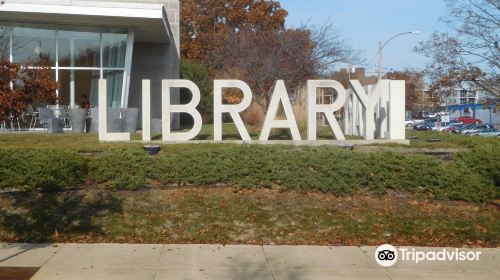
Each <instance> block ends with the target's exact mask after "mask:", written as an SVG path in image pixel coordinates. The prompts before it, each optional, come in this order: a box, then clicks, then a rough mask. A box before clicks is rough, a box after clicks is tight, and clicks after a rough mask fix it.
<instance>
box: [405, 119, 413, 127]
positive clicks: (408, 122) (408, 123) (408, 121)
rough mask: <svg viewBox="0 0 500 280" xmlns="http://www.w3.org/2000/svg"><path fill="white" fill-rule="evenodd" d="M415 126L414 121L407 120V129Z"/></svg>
mask: <svg viewBox="0 0 500 280" xmlns="http://www.w3.org/2000/svg"><path fill="white" fill-rule="evenodd" d="M414 124H415V121H414V120H409V119H406V120H405V126H406V127H412V126H413V125H414Z"/></svg>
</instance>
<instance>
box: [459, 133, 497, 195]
mask: <svg viewBox="0 0 500 280" xmlns="http://www.w3.org/2000/svg"><path fill="white" fill-rule="evenodd" d="M455 162H456V164H457V165H460V166H461V167H462V168H463V169H467V170H470V171H473V172H474V173H476V174H478V175H481V176H482V177H484V178H485V179H487V180H490V181H491V182H492V184H494V185H495V186H496V187H500V141H498V140H497V141H496V142H491V143H487V144H483V145H479V146H476V147H473V148H472V149H470V150H467V151H465V152H461V153H458V154H457V155H456V157H455Z"/></svg>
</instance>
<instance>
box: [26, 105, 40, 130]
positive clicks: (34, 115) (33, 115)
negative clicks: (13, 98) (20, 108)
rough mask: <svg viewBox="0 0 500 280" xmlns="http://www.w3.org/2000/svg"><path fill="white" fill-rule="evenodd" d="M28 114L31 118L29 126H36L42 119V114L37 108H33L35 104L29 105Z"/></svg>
mask: <svg viewBox="0 0 500 280" xmlns="http://www.w3.org/2000/svg"><path fill="white" fill-rule="evenodd" d="M27 114H28V115H29V116H30V118H31V120H30V126H29V128H30V129H31V128H35V127H36V123H37V122H39V121H40V114H39V113H38V112H36V111H35V110H33V106H31V105H28V110H27Z"/></svg>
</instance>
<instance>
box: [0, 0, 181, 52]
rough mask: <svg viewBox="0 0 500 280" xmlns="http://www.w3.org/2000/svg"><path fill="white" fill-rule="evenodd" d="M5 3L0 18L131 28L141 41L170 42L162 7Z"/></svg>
mask: <svg viewBox="0 0 500 280" xmlns="http://www.w3.org/2000/svg"><path fill="white" fill-rule="evenodd" d="M48 2H49V1H29V0H28V1H19V0H18V1H7V2H6V3H5V4H4V5H2V6H0V19H1V20H6V21H21V22H32V23H51V24H71V25H88V26H106V27H121V28H124V27H125V28H132V29H133V30H134V31H135V40H136V41H140V42H153V43H166V42H170V38H171V33H170V26H169V23H168V19H167V16H166V13H165V10H164V8H163V5H161V4H145V3H123V2H101V1H51V3H54V2H55V4H49V3H48Z"/></svg>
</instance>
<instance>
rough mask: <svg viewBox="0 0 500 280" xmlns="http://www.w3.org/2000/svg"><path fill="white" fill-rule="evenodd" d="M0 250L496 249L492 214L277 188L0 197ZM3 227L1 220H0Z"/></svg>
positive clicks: (499, 229) (496, 217)
mask: <svg viewBox="0 0 500 280" xmlns="http://www.w3.org/2000/svg"><path fill="white" fill-rule="evenodd" d="M0 203H1V205H3V206H2V209H3V210H2V211H4V213H2V215H0V216H1V217H3V221H2V223H1V226H0V241H4V242H26V241H38V242H90V243H93V242H118V243H120V242H121V243H128V242H132V243H222V244H316V245H380V244H382V243H390V244H393V245H414V246H485V247H497V246H498V245H499V241H500V240H499V239H500V224H499V221H500V213H499V212H498V209H496V208H495V207H494V206H487V205H486V206H480V205H474V204H467V203H463V202H429V201H425V200H415V199H410V198H402V197H396V196H381V197H370V196H362V195H360V196H349V197H335V196H333V195H328V194H321V193H315V192H310V193H301V192H294V191H286V192H283V191H279V190H276V189H255V190H240V189H236V188H231V187H214V188H207V187H191V188H182V189H179V188H172V189H150V190H145V191H135V192H131V191H109V190H108V191H106V190H102V189H100V188H86V189H84V190H80V191H68V192H63V193H58V194H50V193H42V194H40V193H31V194H25V193H10V194H0ZM0 220H2V219H0Z"/></svg>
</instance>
